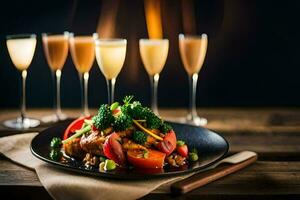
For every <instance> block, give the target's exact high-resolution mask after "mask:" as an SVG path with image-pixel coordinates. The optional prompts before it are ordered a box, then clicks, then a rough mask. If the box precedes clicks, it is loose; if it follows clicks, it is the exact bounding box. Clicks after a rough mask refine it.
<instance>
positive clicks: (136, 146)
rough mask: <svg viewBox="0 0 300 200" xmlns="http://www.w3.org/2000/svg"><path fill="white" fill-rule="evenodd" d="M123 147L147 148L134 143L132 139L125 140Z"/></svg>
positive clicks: (128, 148)
mask: <svg viewBox="0 0 300 200" xmlns="http://www.w3.org/2000/svg"><path fill="white" fill-rule="evenodd" d="M122 147H123V149H125V150H126V151H127V150H147V148H146V147H144V146H142V145H140V144H137V143H134V142H132V141H131V140H123V145H122Z"/></svg>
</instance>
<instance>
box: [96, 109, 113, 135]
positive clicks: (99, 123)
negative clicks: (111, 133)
mask: <svg viewBox="0 0 300 200" xmlns="http://www.w3.org/2000/svg"><path fill="white" fill-rule="evenodd" d="M93 121H94V125H95V127H96V128H97V129H100V130H104V129H106V128H108V127H110V126H111V124H112V123H113V122H114V117H113V115H112V112H111V110H110V106H108V105H107V104H102V105H101V106H100V108H99V111H98V114H97V115H95V116H94V117H93Z"/></svg>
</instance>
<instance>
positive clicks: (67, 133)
mask: <svg viewBox="0 0 300 200" xmlns="http://www.w3.org/2000/svg"><path fill="white" fill-rule="evenodd" d="M85 119H91V116H89V117H79V118H77V119H75V120H74V121H73V122H72V123H71V124H70V125H69V126H68V127H67V128H66V130H65V132H64V135H63V140H65V139H67V138H69V137H70V136H71V135H73V134H74V133H75V131H76V130H79V129H81V127H82V124H83V123H84V120H85Z"/></svg>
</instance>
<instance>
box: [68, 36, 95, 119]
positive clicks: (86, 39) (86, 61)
mask: <svg viewBox="0 0 300 200" xmlns="http://www.w3.org/2000/svg"><path fill="white" fill-rule="evenodd" d="M96 38H97V34H96V33H94V34H93V36H92V35H91V36H89V35H85V36H74V33H70V38H69V44H70V52H71V57H72V60H73V63H74V65H75V68H76V69H77V71H78V74H79V80H80V84H81V90H82V93H81V94H82V95H81V102H82V115H84V116H89V115H90V113H89V109H88V80H89V71H90V69H91V67H92V66H93V63H94V60H95V43H94V39H96Z"/></svg>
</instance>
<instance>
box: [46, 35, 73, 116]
mask: <svg viewBox="0 0 300 200" xmlns="http://www.w3.org/2000/svg"><path fill="white" fill-rule="evenodd" d="M68 39H69V32H64V33H63V34H49V33H43V34H42V41H43V47H44V53H45V57H46V60H47V63H48V65H49V67H50V69H51V72H52V76H53V80H54V82H55V79H56V84H55V86H56V95H55V97H54V107H55V115H54V116H49V117H48V116H47V117H44V121H47V122H48V121H58V120H64V119H66V115H65V114H64V113H62V111H61V103H60V80H61V73H62V68H63V66H64V64H65V62H66V59H67V56H68V49H69V45H68Z"/></svg>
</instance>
